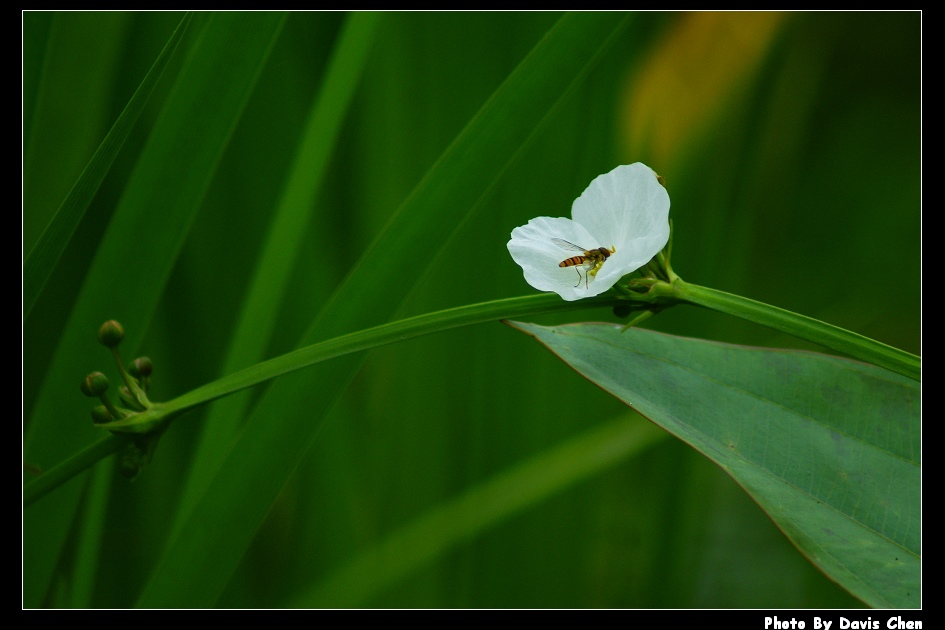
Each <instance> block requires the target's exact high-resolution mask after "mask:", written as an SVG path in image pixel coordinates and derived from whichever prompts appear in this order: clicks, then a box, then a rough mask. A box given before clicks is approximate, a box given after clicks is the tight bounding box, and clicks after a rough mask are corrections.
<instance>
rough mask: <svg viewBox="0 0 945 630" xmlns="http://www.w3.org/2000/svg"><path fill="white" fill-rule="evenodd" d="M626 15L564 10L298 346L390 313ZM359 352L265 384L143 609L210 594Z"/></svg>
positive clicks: (198, 600)
mask: <svg viewBox="0 0 945 630" xmlns="http://www.w3.org/2000/svg"><path fill="white" fill-rule="evenodd" d="M628 19H629V16H627V15H625V14H621V15H619V16H616V17H615V16H614V15H613V14H606V13H576V14H567V15H565V16H564V17H562V18H561V19H560V20H559V21H558V23H557V24H556V25H555V26H554V27H553V28H552V29H551V30H550V31H549V32H548V33H547V34H546V35H545V37H544V38H543V39H542V40H541V41H540V42H539V43H538V45H537V46H536V47H535V48H534V49H533V50H532V52H531V53H530V54H529V55H528V56H527V57H526V58H525V59H524V60H523V61H522V63H520V64H519V66H518V67H517V68H516V69H515V71H514V72H513V73H512V74H511V75H509V77H508V78H507V79H506V80H505V81H504V82H503V84H502V85H501V86H500V87H499V89H498V90H497V91H496V92H495V93H494V94H493V95H492V97H491V98H490V99H489V100H488V101H487V102H486V104H485V105H484V106H483V107H482V108H481V109H480V111H479V112H478V113H477V114H476V116H475V117H473V119H472V120H471V121H470V123H469V124H468V125H467V126H466V128H465V129H464V130H463V131H462V133H460V135H459V136H458V137H457V138H456V140H455V141H454V142H453V143H452V144H451V145H450V147H449V148H448V149H447V150H446V152H445V153H444V154H443V155H442V156H441V157H440V159H439V160H438V161H437V163H436V164H435V165H434V166H433V168H432V169H431V170H430V171H429V172H428V173H427V175H426V176H425V177H424V179H423V180H422V181H421V182H420V183H419V184H418V185H417V187H416V188H415V189H414V191H413V192H412V193H411V194H410V195H409V196H408V197H407V199H406V200H405V201H404V202H403V204H402V205H401V206H400V208H399V209H398V211H397V213H396V214H395V215H394V217H393V218H392V219H391V221H390V222H389V223H388V225H387V227H386V228H385V229H384V231H383V232H382V233H381V235H380V236H379V237H378V239H377V240H376V241H375V242H374V244H373V245H372V246H371V248H370V249H369V250H368V251H367V253H366V254H365V255H364V256H362V258H361V259H360V261H359V263H358V265H357V266H356V267H355V268H354V269H353V270H352V271H351V273H350V274H349V276H348V277H347V279H346V280H345V282H344V284H343V285H342V286H341V287H340V288H339V289H338V291H337V292H336V293H335V295H334V296H333V298H332V300H331V301H330V302H329V303H328V304H327V305H326V306H325V308H324V309H323V310H322V312H321V313H320V314H319V317H318V320H317V321H316V323H315V325H314V326H313V328H312V329H311V330H310V331H309V334H308V335H306V338H305V339H304V340H303V341H302V342H301V343H300V344H299V345H300V346H301V345H309V344H312V343H315V342H317V341H321V340H325V339H329V338H331V337H335V336H339V335H342V334H344V333H347V332H351V331H354V330H359V329H363V328H369V327H372V326H375V325H377V324H380V323H384V322H386V321H387V320H388V319H389V318H390V317H391V316H392V315H393V313H394V312H396V310H397V309H398V308H399V306H400V305H401V304H402V303H403V301H404V300H405V298H406V296H407V295H408V294H409V292H410V290H411V289H412V287H413V286H414V284H415V283H416V279H417V273H416V268H417V258H416V256H417V252H425V255H433V254H435V252H436V251H438V249H439V247H441V246H442V243H444V242H445V241H446V240H448V239H449V237H450V235H451V234H452V233H453V232H454V231H455V230H456V229H457V228H458V226H459V225H461V224H462V223H463V221H464V220H465V219H466V218H468V216H469V215H470V214H471V212H473V210H474V209H475V208H476V207H477V206H478V204H479V203H480V200H481V199H483V198H484V196H485V195H486V194H488V192H489V191H490V189H491V188H492V187H493V186H494V185H495V184H496V182H497V181H498V180H499V178H500V177H501V176H502V174H503V172H504V171H505V169H506V168H508V166H509V165H510V164H511V163H512V162H513V161H514V159H515V158H516V157H517V156H518V155H519V154H520V152H521V151H522V149H523V148H524V147H525V146H527V145H528V143H529V141H530V139H531V138H532V137H533V135H534V133H535V130H536V129H537V128H540V127H541V125H542V124H543V123H544V122H545V121H547V119H548V118H549V113H550V112H551V111H552V110H553V109H554V107H555V105H556V103H558V102H559V100H560V99H561V98H562V97H563V96H564V95H565V94H567V93H568V92H569V90H570V89H571V88H573V87H575V86H576V85H577V84H578V82H579V81H580V79H581V78H583V77H584V76H585V74H586V73H587V72H588V70H589V69H590V68H591V67H592V66H593V64H594V62H595V61H596V60H597V59H598V58H599V56H600V54H601V52H602V51H603V50H605V49H606V48H607V46H608V45H609V44H610V43H611V42H612V41H613V38H614V37H615V35H616V33H618V32H619V31H620V29H621V27H622V26H623V25H624V24H625V23H626V21H627V20H628ZM360 361H361V359H360V358H359V357H343V358H341V359H338V360H335V361H331V362H329V363H325V364H321V365H318V366H315V367H313V368H311V369H309V370H305V371H304V373H301V374H291V375H287V376H285V377H283V378H281V379H279V381H278V382H276V383H274V384H273V386H272V387H271V388H270V389H269V390H268V391H267V392H266V394H265V395H264V397H263V398H262V400H261V401H260V403H259V405H258V406H257V407H256V409H255V411H254V413H253V416H252V418H251V420H250V422H249V423H248V424H247V426H246V428H245V429H244V430H243V432H242V434H241V435H240V438H239V440H238V441H237V442H236V443H235V444H234V446H233V449H232V451H231V452H230V454H229V455H228V457H227V459H226V460H225V461H224V463H223V466H222V467H221V469H220V472H219V473H218V474H217V475H216V477H215V478H214V480H213V481H212V483H211V484H210V486H209V488H208V490H207V492H206V494H205V495H204V496H203V499H202V501H201V502H200V503H199V504H198V505H197V506H196V507H195V509H194V511H193V513H192V514H191V515H190V516H189V517H188V520H187V522H186V523H185V525H184V527H183V529H182V530H181V532H180V535H179V536H177V537H176V538H175V539H173V540H171V541H170V545H169V547H168V549H167V551H166V553H165V555H164V557H163V559H162V562H161V563H160V564H159V565H158V567H157V568H156V569H155V571H154V573H153V574H152V575H151V578H150V580H149V581H148V584H147V585H146V587H145V590H144V592H143V594H142V596H141V598H140V599H139V600H138V605H139V606H142V607H165V606H173V607H206V606H212V605H214V604H215V603H216V601H217V599H218V597H219V596H220V593H221V592H222V591H223V588H224V587H225V585H226V583H227V581H228V580H229V578H230V575H231V573H232V572H233V570H234V569H235V567H236V566H237V564H238V563H239V562H240V559H241V558H242V556H243V553H244V552H245V551H246V548H247V547H248V545H249V543H250V541H251V540H252V537H253V535H254V534H255V532H256V530H257V528H258V527H259V525H260V523H261V522H262V520H263V518H264V517H265V515H266V512H267V510H268V509H269V506H270V505H271V504H272V502H273V500H274V499H275V498H276V496H277V495H278V492H279V490H280V489H281V488H282V486H283V485H284V484H285V482H286V481H287V480H288V479H289V477H290V476H291V475H292V473H293V471H294V470H295V469H296V467H297V466H298V464H299V462H300V461H301V459H302V457H303V455H304V454H305V452H306V450H307V449H308V447H309V446H310V445H311V444H312V442H313V440H314V436H315V434H316V433H317V431H318V429H319V427H320V424H321V421H322V419H323V418H324V416H325V415H326V413H327V411H328V410H329V409H330V408H331V407H332V405H333V404H334V403H335V401H336V400H337V397H338V395H339V393H340V392H341V391H342V390H343V388H344V387H345V386H346V385H347V383H348V382H349V381H350V379H351V378H352V377H353V375H354V373H355V372H356V370H357V367H358V366H359V365H360Z"/></svg>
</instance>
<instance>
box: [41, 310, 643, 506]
mask: <svg viewBox="0 0 945 630" xmlns="http://www.w3.org/2000/svg"><path fill="white" fill-rule="evenodd" d="M622 301H623V302H625V301H626V298H623V297H618V296H616V295H613V294H610V295H602V296H598V297H594V298H589V299H586V300H579V301H575V302H565V301H563V300H562V299H561V298H560V297H558V296H557V295H555V294H553V293H542V294H539V295H529V296H525V297H518V298H509V299H505V300H495V301H493V302H484V303H482V304H473V305H470V306H462V307H459V308H452V309H448V310H445V311H438V312H435V313H428V314H426V315H419V316H417V317H411V318H409V319H403V320H400V321H396V322H392V323H389V324H384V325H382V326H377V327H375V328H369V329H367V330H362V331H359V332H355V333H351V334H348V335H343V336H341V337H337V338H335V339H331V340H328V341H324V342H322V343H317V344H314V345H311V346H307V347H305V348H301V349H299V350H296V351H294V352H290V353H288V354H284V355H282V356H280V357H276V358H274V359H270V360H269V361H264V362H262V363H258V364H256V365H254V366H252V367H249V368H247V369H245V370H242V371H240V372H236V373H234V374H231V375H229V376H225V377H223V378H221V379H220V380H217V381H214V382H212V383H208V384H207V385H204V386H202V387H198V388H197V389H195V390H192V391H190V392H188V393H186V394H184V395H182V396H180V397H178V398H175V399H174V400H171V401H168V402H166V403H162V404H155V405H153V406H152V408H151V409H149V410H148V411H145V412H142V413H139V414H135V415H133V416H131V417H128V418H123V419H122V420H118V421H116V422H110V423H108V425H107V428H108V429H110V430H114V431H116V432H117V431H122V432H128V433H147V432H149V431H153V430H160V429H163V428H164V427H166V426H167V423H168V422H169V421H170V420H171V418H173V417H175V416H178V415H180V414H182V413H184V412H186V411H189V410H191V409H193V408H194V407H197V406H199V405H203V404H205V403H208V402H210V401H212V400H215V399H217V398H221V397H223V396H226V395H228V394H232V393H234V392H237V391H239V390H241V389H246V388H247V387H252V386H253V385H257V384H259V383H262V382H265V381H268V380H270V379H273V378H276V377H277V376H281V375H283V374H287V373H289V372H294V371H295V370H299V369H302V368H305V367H308V366H310V365H314V364H315V363H319V362H321V361H326V360H328V359H333V358H335V357H339V356H341V355H344V354H349V353H352V352H359V351H361V350H368V349H371V348H376V347H378V346H383V345H386V344H389V343H394V342H396V341H404V340H407V339H412V338H414V337H419V336H421V335H426V334H429V333H433V332H439V331H442V330H449V329H451V328H458V327H460V326H469V325H471V324H479V323H483V322H488V321H496V320H501V319H507V318H512V317H523V316H528V315H536V314H539V313H552V312H556V311H569V310H578V309H588V308H600V307H610V306H615V305H617V304H619V303H621V302H622ZM126 441H127V438H125V437H124V436H122V437H115V436H110V437H109V438H107V439H105V440H101V441H99V442H96V443H95V444H93V445H91V446H89V447H86V448H85V450H83V451H81V452H79V453H78V454H76V455H74V456H73V457H71V458H69V459H68V460H66V461H65V462H63V463H62V464H60V465H58V466H56V467H54V468H52V469H50V470H48V471H46V472H45V473H44V474H43V475H42V476H40V477H39V478H37V479H36V480H34V481H32V482H30V483H28V484H27V485H26V487H25V488H24V491H23V504H24V506H26V505H30V504H31V503H33V502H34V501H36V500H37V499H39V498H41V497H42V496H44V495H45V494H47V493H48V492H50V491H51V490H53V489H54V488H56V487H57V486H59V485H61V484H62V483H64V482H66V481H68V480H69V479H71V478H72V477H73V476H75V475H77V474H78V473H80V472H82V471H83V470H84V469H85V468H88V467H89V466H91V465H92V464H94V463H95V462H97V461H98V460H100V459H102V458H103V457H106V456H108V455H109V454H111V453H113V452H115V451H116V450H117V449H118V447H119V446H121V445H122V444H124V443H125V442H126Z"/></svg>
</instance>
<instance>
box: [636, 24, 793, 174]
mask: <svg viewBox="0 0 945 630" xmlns="http://www.w3.org/2000/svg"><path fill="white" fill-rule="evenodd" d="M786 17H787V16H786V15H785V14H783V13H778V12H722V13H716V12H707V13H682V14H680V15H679V16H678V17H677V20H676V22H675V23H674V24H673V25H672V26H670V28H669V29H668V30H667V32H666V33H665V35H664V37H663V38H662V40H661V41H660V42H658V43H657V44H656V45H655V46H654V47H653V49H652V51H651V53H650V56H649V58H648V59H647V60H646V61H644V63H643V65H642V67H640V68H639V69H638V71H637V72H636V73H635V75H634V76H631V77H629V78H628V81H627V82H626V91H625V93H624V97H623V104H622V107H621V111H622V112H623V115H622V120H621V122H620V124H621V136H622V142H621V144H622V146H623V147H624V148H625V149H626V150H627V152H628V153H627V154H628V155H629V156H631V157H632V158H633V159H640V158H639V156H640V154H641V153H642V152H643V151H645V152H646V155H647V160H648V162H649V163H650V164H652V165H653V166H654V168H656V169H657V170H660V169H662V168H665V167H666V166H668V164H669V162H670V160H671V158H672V156H674V154H675V153H677V152H678V151H680V150H681V149H682V148H683V147H684V146H685V145H686V144H688V143H689V142H690V141H691V140H693V139H694V138H695V137H696V136H698V135H699V133H700V132H701V131H702V130H703V129H705V128H706V126H707V124H708V123H710V122H712V120H713V119H714V118H715V117H716V116H717V115H718V114H719V113H720V112H721V111H722V110H723V108H724V107H725V106H726V105H727V104H728V103H729V101H730V97H731V96H732V94H733V93H734V92H735V91H736V90H737V88H738V87H739V86H741V85H744V83H745V81H746V80H748V79H750V78H751V77H752V76H753V75H754V73H755V71H756V70H757V68H758V66H759V65H760V63H761V62H762V60H763V59H764V57H765V54H766V53H767V52H768V49H769V48H770V45H771V44H772V43H773V42H774V41H775V38H776V36H777V34H778V31H779V28H780V26H781V25H782V24H784V23H785V22H786V19H785V18H786Z"/></svg>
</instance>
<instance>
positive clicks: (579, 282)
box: [574, 265, 582, 289]
mask: <svg viewBox="0 0 945 630" xmlns="http://www.w3.org/2000/svg"><path fill="white" fill-rule="evenodd" d="M574 270H575V271H576V272H577V275H578V283H577V284H576V285H574V288H575V289H576V288H578V287H579V286H581V280H582V278H581V270H580V269H579V268H578V266H577V265H575V266H574Z"/></svg>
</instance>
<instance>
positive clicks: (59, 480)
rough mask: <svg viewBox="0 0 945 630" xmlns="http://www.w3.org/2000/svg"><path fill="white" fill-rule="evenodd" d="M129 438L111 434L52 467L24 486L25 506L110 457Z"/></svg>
mask: <svg viewBox="0 0 945 630" xmlns="http://www.w3.org/2000/svg"><path fill="white" fill-rule="evenodd" d="M128 440H129V437H126V436H124V435H122V436H118V435H109V436H108V437H106V438H104V439H101V440H99V441H98V442H95V443H93V444H91V445H89V446H87V447H85V448H84V449H83V450H81V451H79V452H78V453H76V454H75V455H73V456H72V457H70V458H69V459H67V460H66V461H64V462H62V463H61V464H59V465H58V466H55V467H54V468H50V469H49V470H47V471H46V472H44V473H43V474H41V475H40V476H39V477H37V478H36V479H34V480H33V481H31V482H29V483H28V484H26V486H25V487H24V488H23V506H24V507H26V506H27V505H29V504H31V503H33V502H34V501H36V500H37V499H39V498H40V497H43V496H44V495H46V494H48V493H49V492H50V491H52V490H55V489H56V488H58V487H59V486H61V485H62V484H64V483H65V482H66V481H68V480H70V479H72V478H73V477H74V476H76V475H78V474H79V473H80V472H82V471H83V470H85V469H86V468H91V467H92V466H93V465H95V464H97V463H98V462H99V460H102V459H104V458H106V457H108V456H109V455H111V454H112V453H114V452H115V451H117V450H118V449H119V448H121V447H122V446H123V445H124V444H126V443H127V442H128Z"/></svg>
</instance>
